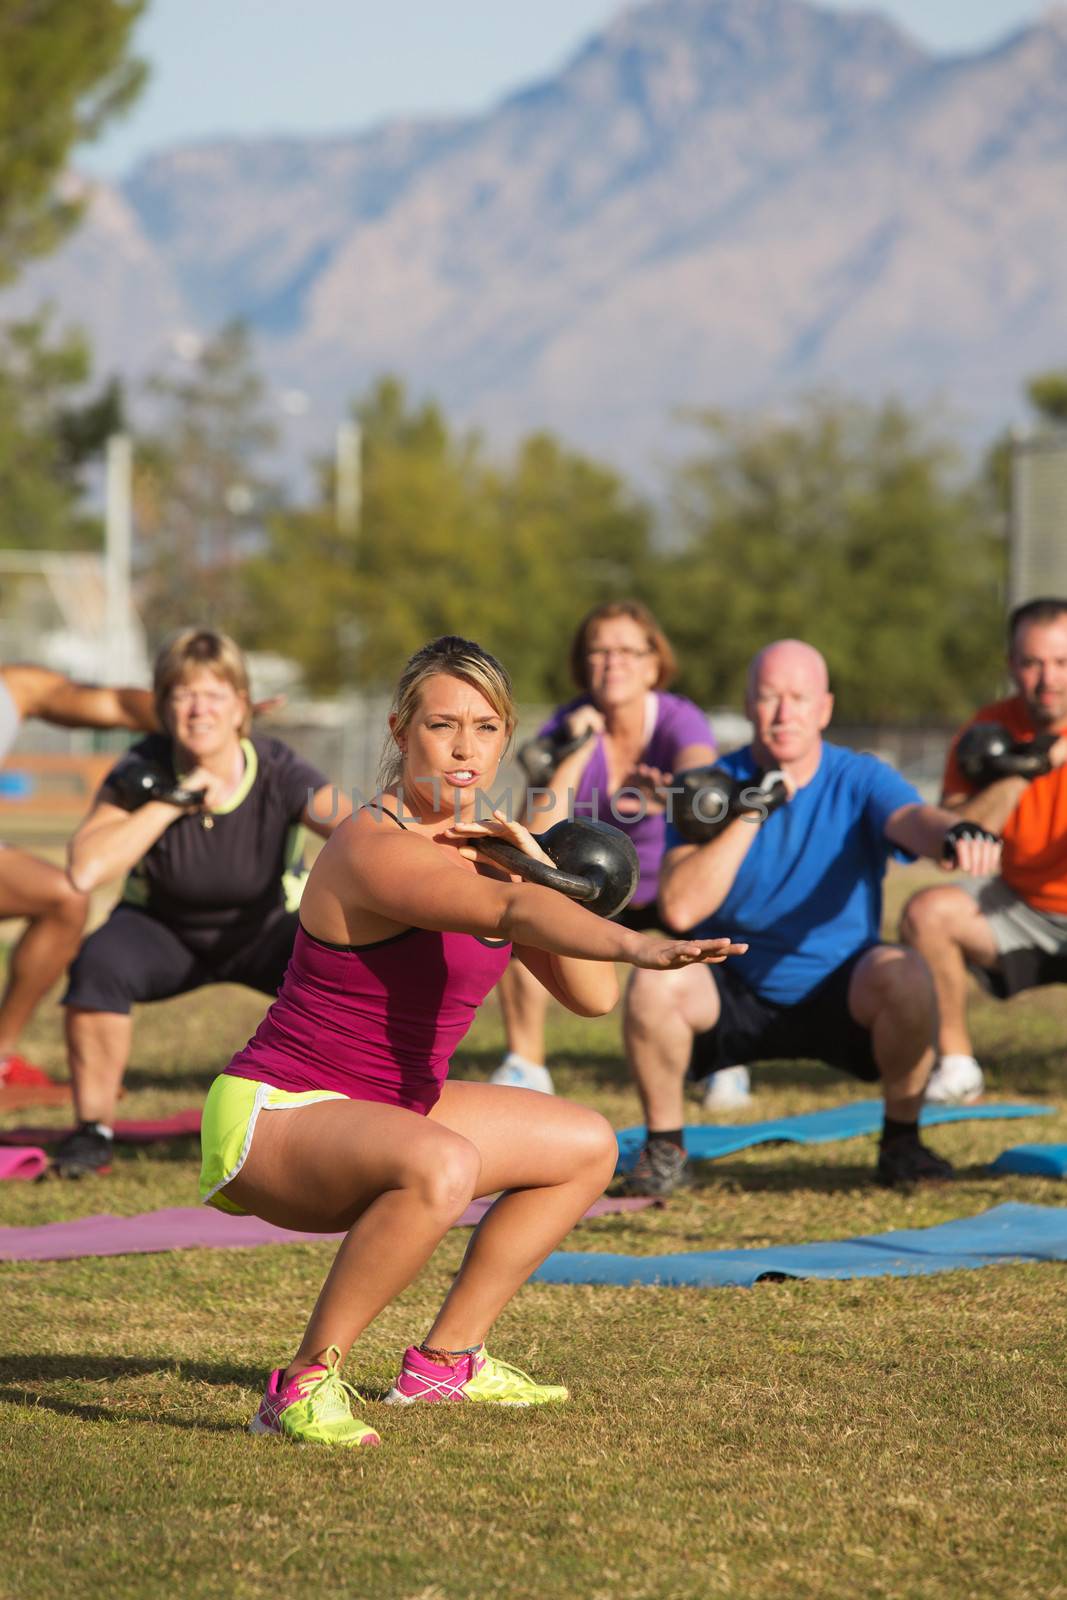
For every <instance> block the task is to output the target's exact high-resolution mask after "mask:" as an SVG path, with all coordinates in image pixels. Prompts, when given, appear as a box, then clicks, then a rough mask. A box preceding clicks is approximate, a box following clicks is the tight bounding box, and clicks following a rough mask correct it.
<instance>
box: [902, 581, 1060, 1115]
mask: <svg viewBox="0 0 1067 1600" xmlns="http://www.w3.org/2000/svg"><path fill="white" fill-rule="evenodd" d="M1008 666H1009V668H1010V671H1011V676H1012V678H1013V679H1014V682H1015V693H1014V694H1013V695H1011V696H1009V697H1008V699H1006V700H997V701H995V702H994V703H993V704H992V705H987V706H983V707H982V709H981V710H980V711H977V712H976V713H975V715H974V717H973V718H972V719H971V722H970V723H969V724H967V728H965V729H961V730H960V733H959V734H957V736H956V738H955V740H954V741H953V744H952V748H951V749H950V751H949V755H948V761H947V764H946V767H945V778H944V791H943V803H944V804H945V805H946V806H947V807H948V808H949V810H950V811H953V812H955V813H956V814H957V815H958V816H961V817H969V818H972V819H973V820H974V821H976V822H979V823H981V824H983V825H984V826H985V827H987V828H991V829H993V830H994V831H995V832H997V833H1000V834H1002V835H1003V838H1004V858H1003V863H1002V865H1001V870H1000V873H999V874H998V875H997V876H996V877H993V878H990V879H987V880H985V881H981V882H975V883H970V884H967V885H966V886H965V887H964V886H963V885H961V886H960V887H959V888H949V887H947V886H946V887H945V888H935V889H924V890H922V891H921V892H920V893H919V894H917V895H915V896H913V898H912V899H911V900H910V901H909V903H908V905H907V907H906V909H905V913H904V922H903V928H902V935H903V938H904V940H905V942H906V943H907V944H910V945H911V946H912V947H913V948H914V949H916V950H918V951H919V952H920V953H921V954H922V955H923V957H924V958H925V960H926V964H927V966H928V967H929V968H930V971H931V972H932V974H933V978H934V986H935V988H936V990H937V1001H938V1009H939V1011H940V1016H941V1028H940V1038H939V1051H940V1055H939V1060H938V1063H937V1066H936V1067H935V1068H934V1071H933V1074H932V1076H931V1079H930V1083H929V1086H928V1088H927V1091H926V1093H927V1098H928V1099H930V1100H938V1101H970V1100H976V1099H977V1098H978V1097H979V1095H980V1094H981V1093H982V1091H983V1088H984V1080H983V1076H982V1070H981V1068H980V1067H979V1065H978V1062H977V1061H976V1060H975V1058H974V1050H973V1047H972V1044H971V1037H970V1033H969V1031H968V1028H967V1012H966V1005H967V998H966V997H967V968H968V966H969V967H971V968H972V969H974V970H976V971H977V972H978V973H979V974H980V976H981V978H982V981H983V982H984V984H985V985H986V987H987V988H988V989H989V990H990V991H991V992H992V993H993V994H994V995H996V996H997V998H998V999H1007V998H1008V997H1010V996H1011V995H1013V994H1018V993H1020V992H1021V991H1022V990H1024V989H1034V988H1037V987H1038V986H1039V985H1042V984H1047V983H1064V982H1067V599H1039V600H1029V601H1027V602H1026V604H1025V605H1021V606H1017V607H1016V609H1015V610H1014V611H1013V612H1012V614H1011V616H1010V618H1009V621H1008ZM983 724H999V726H1000V728H1001V729H1002V730H1003V731H1004V732H1005V733H1006V735H1007V739H1005V740H1004V741H1002V743H1004V744H1006V745H1007V746H1008V748H1007V749H1006V750H1004V751H1003V752H1002V753H1000V754H992V755H991V756H990V757H989V758H988V760H982V758H981V757H979V759H978V761H977V762H976V763H975V765H974V768H973V769H972V772H973V775H972V776H971V777H970V778H968V777H967V776H966V775H965V773H964V772H963V771H962V770H961V767H960V760H959V754H958V752H959V746H960V741H961V739H962V738H963V737H964V736H965V734H966V733H967V731H968V730H969V729H974V728H977V727H979V726H980V725H983ZM1020 757H1021V758H1022V759H1020ZM1017 767H1022V768H1023V769H1024V771H1023V773H1022V774H1020V773H1019V772H1017V771H1015V770H1014V769H1015V768H1017ZM1002 769H1003V770H1002Z"/></svg>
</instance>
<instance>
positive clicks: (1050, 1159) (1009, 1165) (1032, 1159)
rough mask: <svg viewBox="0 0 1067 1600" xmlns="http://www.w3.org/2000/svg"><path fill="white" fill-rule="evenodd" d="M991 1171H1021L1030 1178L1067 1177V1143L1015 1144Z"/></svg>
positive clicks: (994, 1164)
mask: <svg viewBox="0 0 1067 1600" xmlns="http://www.w3.org/2000/svg"><path fill="white" fill-rule="evenodd" d="M989 1170H990V1172H1021V1173H1023V1174H1024V1175H1025V1176H1026V1177H1028V1178H1067V1144H1015V1145H1012V1147H1011V1149H1010V1150H1005V1151H1004V1153H1003V1155H999V1156H998V1157H997V1159H996V1160H995V1161H994V1162H993V1165H992V1166H991V1167H990V1169H989Z"/></svg>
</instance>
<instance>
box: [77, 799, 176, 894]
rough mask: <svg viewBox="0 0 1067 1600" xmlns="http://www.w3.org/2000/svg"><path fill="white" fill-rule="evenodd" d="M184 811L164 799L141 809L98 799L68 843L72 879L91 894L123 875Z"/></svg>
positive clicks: (151, 802)
mask: <svg viewBox="0 0 1067 1600" xmlns="http://www.w3.org/2000/svg"><path fill="white" fill-rule="evenodd" d="M183 814H184V813H183V810H182V808H181V807H179V806H172V805H168V804H167V802H166V801H164V800H150V801H149V802H148V804H147V805H143V806H141V807H140V808H139V809H138V810H137V811H124V810H123V809H122V807H121V806H116V805H112V804H111V802H110V801H109V800H106V799H100V800H97V802H96V804H95V805H94V806H93V809H92V810H91V811H90V812H89V815H88V816H87V817H86V819H85V821H84V822H83V823H82V824H81V826H80V828H79V829H78V831H77V832H76V833H75V834H74V836H73V838H72V839H71V841H70V844H69V845H68V846H67V876H68V877H69V878H70V881H71V883H72V884H73V885H74V887H75V889H78V890H79V891H80V892H81V893H82V894H88V893H89V892H90V891H91V890H92V889H97V888H99V887H100V885H101V884H102V883H110V882H111V881H112V879H114V878H120V877H122V876H123V874H124V873H127V872H129V870H130V868H131V867H133V866H136V864H137V862H138V861H140V859H141V857H142V856H143V855H144V854H145V853H146V851H148V850H150V849H151V848H152V846H153V845H154V844H155V842H156V840H157V839H160V838H162V836H163V834H164V833H165V832H166V831H167V829H168V828H169V827H170V825H171V823H172V822H174V821H175V820H176V818H178V817H180V816H182V815H183Z"/></svg>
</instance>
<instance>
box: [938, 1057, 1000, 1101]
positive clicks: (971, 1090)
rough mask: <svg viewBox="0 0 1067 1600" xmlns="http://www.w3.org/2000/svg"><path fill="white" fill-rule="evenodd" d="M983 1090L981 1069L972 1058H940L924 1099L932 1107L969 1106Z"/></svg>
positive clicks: (978, 1097)
mask: <svg viewBox="0 0 1067 1600" xmlns="http://www.w3.org/2000/svg"><path fill="white" fill-rule="evenodd" d="M984 1089H985V1079H984V1078H983V1077H982V1069H981V1067H980V1066H979V1065H978V1063H977V1061H976V1060H975V1059H974V1057H973V1056H941V1058H940V1059H939V1060H938V1061H937V1062H936V1064H935V1066H934V1070H933V1072H931V1074H930V1081H929V1083H928V1084H927V1085H926V1094H925V1097H924V1098H925V1099H926V1100H927V1101H929V1103H930V1105H933V1106H969V1105H971V1104H972V1103H973V1102H974V1101H975V1100H980V1099H981V1097H982V1092H983V1090H984Z"/></svg>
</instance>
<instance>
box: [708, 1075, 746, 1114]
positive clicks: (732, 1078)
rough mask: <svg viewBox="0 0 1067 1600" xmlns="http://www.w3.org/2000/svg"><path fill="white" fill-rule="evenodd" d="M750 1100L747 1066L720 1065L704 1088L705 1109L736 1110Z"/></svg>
mask: <svg viewBox="0 0 1067 1600" xmlns="http://www.w3.org/2000/svg"><path fill="white" fill-rule="evenodd" d="M751 1101H752V1079H751V1078H750V1077H749V1073H748V1068H747V1067H720V1069H719V1071H718V1072H713V1073H712V1075H711V1077H710V1078H709V1079H708V1086H707V1088H706V1089H705V1090H704V1110H705V1111H736V1110H737V1109H738V1107H739V1106H747V1105H749V1104H751Z"/></svg>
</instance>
